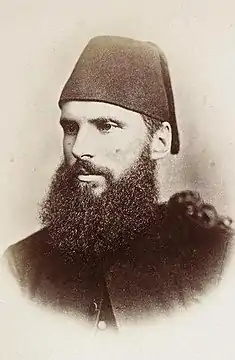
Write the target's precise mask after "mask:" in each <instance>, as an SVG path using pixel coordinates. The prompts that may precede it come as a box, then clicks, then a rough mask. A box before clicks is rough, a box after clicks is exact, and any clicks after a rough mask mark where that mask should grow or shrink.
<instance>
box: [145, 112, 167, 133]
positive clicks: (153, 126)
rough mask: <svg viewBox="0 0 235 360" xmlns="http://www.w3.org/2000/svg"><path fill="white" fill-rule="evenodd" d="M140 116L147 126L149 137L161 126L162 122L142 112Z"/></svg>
mask: <svg viewBox="0 0 235 360" xmlns="http://www.w3.org/2000/svg"><path fill="white" fill-rule="evenodd" d="M141 116H142V118H143V120H144V122H145V125H146V126H147V129H148V131H149V135H150V137H152V136H153V135H154V134H155V132H156V131H157V130H159V129H160V128H161V126H162V122H161V121H160V120H157V119H155V118H153V117H150V116H147V115H144V114H142V115H141Z"/></svg>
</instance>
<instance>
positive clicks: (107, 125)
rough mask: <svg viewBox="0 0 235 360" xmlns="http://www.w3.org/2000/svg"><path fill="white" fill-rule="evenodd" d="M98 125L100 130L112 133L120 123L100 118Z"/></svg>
mask: <svg viewBox="0 0 235 360" xmlns="http://www.w3.org/2000/svg"><path fill="white" fill-rule="evenodd" d="M96 127H97V129H98V130H99V131H100V132H103V133H110V132H111V131H112V130H113V129H114V128H117V127H118V124H116V123H114V122H112V121H109V120H106V119H100V120H99V121H97V123H96Z"/></svg>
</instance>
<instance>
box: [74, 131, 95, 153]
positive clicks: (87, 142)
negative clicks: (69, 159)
mask: <svg viewBox="0 0 235 360" xmlns="http://www.w3.org/2000/svg"><path fill="white" fill-rule="evenodd" d="M94 145H95V141H94V136H93V134H92V133H91V132H90V131H89V129H86V128H83V129H80V130H79V132H78V134H77V137H76V140H75V142H74V144H73V148H72V154H73V156H74V157H75V158H81V159H91V158H93V157H94Z"/></svg>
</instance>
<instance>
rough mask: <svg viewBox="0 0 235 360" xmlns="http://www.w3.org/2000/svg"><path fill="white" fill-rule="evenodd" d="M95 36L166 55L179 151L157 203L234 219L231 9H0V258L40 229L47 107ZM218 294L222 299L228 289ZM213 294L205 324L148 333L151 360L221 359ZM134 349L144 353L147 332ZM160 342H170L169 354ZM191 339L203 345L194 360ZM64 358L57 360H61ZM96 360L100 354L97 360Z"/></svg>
mask: <svg viewBox="0 0 235 360" xmlns="http://www.w3.org/2000/svg"><path fill="white" fill-rule="evenodd" d="M101 34H114V35H124V36H130V37H134V38H139V39H143V40H149V41H153V42H156V43H157V44H158V45H159V46H160V47H162V49H163V50H164V51H165V53H166V55H167V58H168V61H169V67H170V70H171V77H172V83H173V89H174V93H175V103H176V111H177V118H178V122H179V127H180V130H181V144H182V146H181V155H180V156H177V157H172V158H171V159H169V160H167V161H164V164H163V165H164V167H163V169H162V170H164V171H165V174H164V173H163V179H162V182H163V184H162V197H163V198H164V199H167V198H168V197H169V196H170V195H171V194H172V193H174V192H175V191H178V190H182V189H185V188H190V189H196V190H198V191H200V193H201V194H202V196H203V197H204V198H205V200H206V201H209V202H212V203H213V204H214V205H215V206H216V207H217V209H218V211H219V212H221V213H225V214H229V215H232V216H233V217H235V216H234V215H235V189H234V178H235V166H234V163H235V155H234V152H235V151H234V150H235V140H234V129H235V125H234V121H235V107H234V84H235V3H234V1H233V0H231V1H229V0H220V1H219V0H206V1H205V0H204V1H203V0H198V1H196V0H184V1H177V0H164V1H158V0H152V1H150V0H145V1H137V0H135V1H134V0H131V1H130V0H129V1H127V0H125V1H124V0H119V1H111V0H99V1H95V0H93V1H78V0H76V1H75V0H66V1H59V0H47V1H45V0H40V1H39V0H38V1H32V0H27V1H26V0H21V1H17V0H5V1H4V0H1V2H0V46H1V48H0V64H1V66H0V116H1V122H0V134H1V141H0V146H1V148H0V161H1V176H0V190H1V202H0V215H1V227H0V253H1V252H2V251H3V250H4V249H5V248H6V247H7V246H8V245H9V244H11V243H13V242H15V241H18V240H19V239H21V238H22V237H24V236H27V235H29V234H30V233H32V232H34V231H35V230H37V229H38V228H39V225H38V222H37V204H38V202H39V201H40V200H41V198H42V197H43V196H44V193H45V190H46V188H47V186H48V182H49V180H50V178H51V175H52V173H53V171H54V169H55V167H56V166H57V164H58V162H59V160H60V156H61V154H62V149H61V140H62V132H61V130H60V128H59V123H58V120H59V115H60V113H59V109H58V107H57V100H58V98H59V95H60V91H61V89H62V86H63V84H64V83H65V81H66V80H67V77H68V76H69V74H70V72H71V70H72V68H73V66H74V64H75V62H76V60H77V58H78V56H79V54H80V52H81V51H82V49H83V47H84V46H85V45H86V43H87V41H88V40H89V38H90V37H93V36H96V35H101ZM232 274H233V272H232ZM231 278H233V276H232V277H231ZM229 284H232V288H231V286H230V287H229V288H230V290H229V292H228V293H229V294H230V295H231V294H233V293H234V291H233V284H234V282H232V283H229ZM221 294H222V295H221ZM224 294H227V293H226V292H220V296H219V297H218V298H217V299H219V300H218V301H217V302H216V304H217V305H215V306H214V307H211V306H209V310H208V311H207V310H205V311H206V313H203V314H204V315H205V316H204V315H203V314H202V313H201V312H200V316H193V317H192V318H189V319H190V320H187V321H186V322H184V321H183V322H182V324H181V327H178V325H177V326H176V325H175V324H173V323H172V322H171V323H170V328H171V329H173V330H171V335H170V338H169V333H168V335H167V336H165V337H164V334H165V333H164V331H163V333H161V336H160V333H159V329H155V331H157V334H159V337H158V343H157V344H156V346H159V345H162V348H164V349H163V352H162V353H161V352H159V351H160V350H158V351H157V353H156V356H157V355H163V358H164V359H165V358H166V359H168V357H167V356H166V352H165V351H166V349H167V354H168V353H169V354H170V353H171V355H169V359H170V358H171V359H172V358H174V359H175V358H177V354H178V353H177V352H176V348H177V344H181V345H180V346H183V345H184V347H185V348H184V351H183V352H184V354H185V358H186V359H189V358H190V359H192V358H193V359H196V358H197V359H202V360H205V359H210V358H213V360H214V359H225V358H226V359H229V360H230V359H231V360H232V359H233V358H234V352H235V350H234V346H233V344H234V340H233V335H232V334H233V331H234V329H233V325H234V320H232V318H231V314H232V313H233V312H234V311H233V308H234V305H233V304H234V298H232V297H231V296H230V295H229V296H227V295H224ZM226 296H227V297H226ZM221 304H222V305H221ZM205 309H208V308H207V307H206V306H205ZM229 309H230V310H229ZM190 316H191V315H190ZM195 320H196V321H195ZM23 323H24V321H23V322H22V323H21V326H22V324H23ZM186 323H187V324H186ZM208 324H209V329H208V328H207V327H205V326H206V325H208ZM33 325H34V326H35V322H33V321H32V326H33ZM47 325H48V324H47ZM173 325H174V326H173ZM192 325H193V326H192ZM21 326H20V329H21ZM63 326H64V325H63ZM172 326H173V327H172ZM175 326H176V327H175ZM183 328H184V329H185V331H184V332H183V334H182V329H183ZM189 328H190V329H191V330H192V332H191V335H190V336H191V337H189V335H188V334H189V332H188V329H189ZM1 329H2V330H3V328H1ZM42 329H43V330H42V332H41V333H40V334H38V337H35V344H36V346H34V345H32V349H33V350H34V351H35V353H37V351H38V350H39V349H37V344H38V339H39V338H41V336H40V335H42V333H43V332H44V331H45V330H47V331H48V333H49V329H50V327H48V329H47V326H46V327H45V326H42ZM27 330H29V331H30V329H27ZM202 330H203V331H202ZM3 331H4V330H3ZM10 331H12V329H11V330H10ZM16 334H17V335H16V337H17V338H18V336H19V335H22V336H23V334H24V333H23V332H22V331H21V330H19V331H18V330H16ZM176 334H177V336H175V335H176ZM229 334H230V335H229ZM31 335H32V336H33V333H31ZM75 335H76V334H74V336H75ZM10 338H11V337H9V339H10ZM129 338H130V337H129ZM129 338H128V339H129ZM189 338H190V341H191V342H190V341H189ZM19 339H21V338H19ZM142 339H143V342H144V341H146V342H147V341H148V342H151V343H152V344H155V341H156V337H155V332H154V331H152V332H151V333H150V334H149V333H146V334H145V337H144V338H142ZM194 339H195V340H194ZM217 339H218V341H217ZM57 340H58V339H57ZM169 340H174V341H173V344H174V345H173V347H172V348H171V346H170V344H169ZM199 340H200V341H201V344H203V346H204V347H203V349H204V353H203V354H204V355H202V357H201V356H200V354H201V353H200V349H201V347H200V346H199V347H198V346H197V343H198V341H199ZM19 341H20V340H19ZM30 341H31V340H30ZM74 341H75V344H76V339H75V340H74ZM128 341H129V340H128ZM133 341H134V340H133ZM160 343H162V344H160ZM10 344H11V341H10ZM24 344H28V342H27V335H26V343H24V342H23V343H22V346H23V347H24V346H25V345H24ZM133 344H134V343H133ZM171 344H172V342H171ZM182 344H183V345H182ZM106 345H107V344H106ZM109 345H110V344H109ZM219 345H221V348H220V350H221V351H218V346H219ZM133 346H134V345H133ZM25 348H26V346H25ZM135 349H136V353H137V355H139V357H140V358H141V359H144V358H145V355H146V353H145V351H146V347H144V348H143V349H144V350H142V351H143V352H139V348H135ZM65 350H66V351H65V353H64V356H63V358H68V356H67V355H68V352H67V350H68V349H67V348H66V349H65ZM171 350H172V351H173V353H172V352H171ZM186 350H188V351H186ZM212 350H213V351H212ZM29 351H31V349H30V350H29ZM197 351H199V355H198V357H197ZM212 353H213V354H212ZM187 354H188V355H189V356H188V355H187ZM105 355H106V354H105V352H103V351H102V352H101V358H102V359H104V358H105ZM114 355H115V352H112V358H114V357H113V356H114ZM192 355H195V357H193V356H192ZM205 355H206V357H205ZM137 357H138V356H137ZM139 357H138V358H139ZM7 358H8V357H7ZM26 358H27V357H26ZM36 358H38V359H41V358H44V357H40V355H38V357H35V355H34V356H33V359H36ZM55 358H57V359H58V358H59V357H55ZM61 358H62V357H61ZM153 358H154V359H155V358H157V357H155V356H153ZM180 358H182V357H180ZM11 359H13V357H12V358H11ZM17 359H18V357H17ZM27 359H28V358H27ZM29 359H31V357H29ZM50 359H52V357H51V358H50ZM53 359H54V358H53ZM4 360H5V359H4Z"/></svg>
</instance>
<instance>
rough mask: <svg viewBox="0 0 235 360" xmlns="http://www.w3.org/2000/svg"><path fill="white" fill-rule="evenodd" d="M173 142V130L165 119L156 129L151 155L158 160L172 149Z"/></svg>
mask: <svg viewBox="0 0 235 360" xmlns="http://www.w3.org/2000/svg"><path fill="white" fill-rule="evenodd" d="M171 142H172V130H171V126H170V124H169V123H168V122H167V121H165V122H163V123H162V124H161V127H160V128H159V129H158V130H156V132H155V133H154V135H153V138H152V143H151V157H152V159H153V160H158V159H161V158H163V157H165V156H166V155H168V154H169V153H170V151H171Z"/></svg>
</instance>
